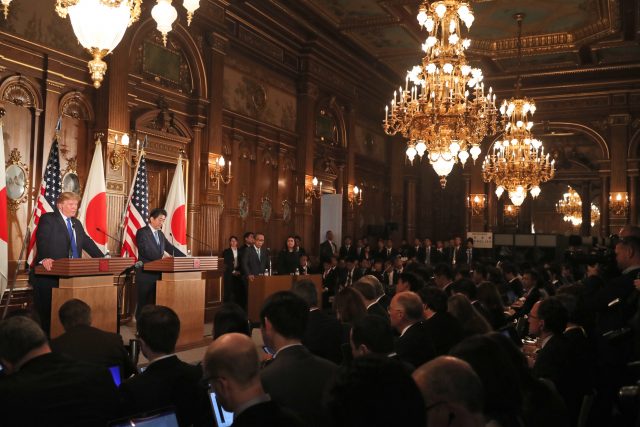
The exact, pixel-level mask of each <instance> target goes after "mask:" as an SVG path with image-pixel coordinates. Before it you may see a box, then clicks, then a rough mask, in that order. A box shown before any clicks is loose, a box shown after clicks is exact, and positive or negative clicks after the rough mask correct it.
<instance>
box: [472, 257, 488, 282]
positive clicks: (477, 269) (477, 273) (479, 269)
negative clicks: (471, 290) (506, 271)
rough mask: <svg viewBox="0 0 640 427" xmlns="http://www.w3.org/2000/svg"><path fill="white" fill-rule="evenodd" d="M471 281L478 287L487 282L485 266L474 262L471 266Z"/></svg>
mask: <svg viewBox="0 0 640 427" xmlns="http://www.w3.org/2000/svg"><path fill="white" fill-rule="evenodd" d="M471 281H472V282H473V284H474V285H476V286H479V285H480V283H482V282H487V281H489V271H488V270H487V266H486V265H484V264H481V263H479V262H476V263H475V264H474V266H473V273H472V274H471Z"/></svg>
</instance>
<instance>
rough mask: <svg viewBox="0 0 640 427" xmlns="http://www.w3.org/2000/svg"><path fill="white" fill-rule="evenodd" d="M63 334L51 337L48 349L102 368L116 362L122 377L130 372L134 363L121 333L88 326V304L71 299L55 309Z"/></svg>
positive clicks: (133, 368)
mask: <svg viewBox="0 0 640 427" xmlns="http://www.w3.org/2000/svg"><path fill="white" fill-rule="evenodd" d="M58 316H59V317H60V323H62V327H63V328H64V334H62V335H60V336H59V337H58V338H55V339H53V340H51V349H52V350H53V351H54V352H55V353H63V354H66V355H67V356H69V357H70V358H72V359H76V360H81V361H83V362H88V363H93V364H94V365H100V366H103V367H105V368H110V367H112V366H119V367H120V373H121V375H122V378H123V379H125V378H129V377H130V376H131V375H133V373H134V371H135V367H134V366H133V363H132V362H131V359H130V358H129V354H128V353H127V350H126V349H125V348H124V344H123V342H122V337H121V336H120V335H118V334H114V333H111V332H106V331H103V330H101V329H98V328H94V327H93V326H91V307H89V305H88V304H87V303H85V302H84V301H81V300H79V299H75V298H74V299H70V300H69V301H67V302H65V303H64V304H62V306H61V307H60V310H58Z"/></svg>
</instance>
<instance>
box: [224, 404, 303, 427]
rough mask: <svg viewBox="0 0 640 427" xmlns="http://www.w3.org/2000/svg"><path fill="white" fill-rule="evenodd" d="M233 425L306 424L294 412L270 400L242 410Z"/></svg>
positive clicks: (297, 426) (279, 426) (273, 426)
mask: <svg viewBox="0 0 640 427" xmlns="http://www.w3.org/2000/svg"><path fill="white" fill-rule="evenodd" d="M231 425H232V427H257V426H261V427H302V426H304V424H303V423H302V421H301V420H300V419H299V418H298V417H296V416H295V415H294V414H293V413H291V412H289V411H287V410H285V409H283V408H281V407H280V406H279V405H278V404H277V403H275V402H274V401H272V400H270V401H267V402H261V403H258V404H257V405H253V406H250V407H248V408H247V409H245V410H244V411H242V412H241V413H240V414H239V415H238V416H237V417H236V418H235V419H234V420H233V424H231Z"/></svg>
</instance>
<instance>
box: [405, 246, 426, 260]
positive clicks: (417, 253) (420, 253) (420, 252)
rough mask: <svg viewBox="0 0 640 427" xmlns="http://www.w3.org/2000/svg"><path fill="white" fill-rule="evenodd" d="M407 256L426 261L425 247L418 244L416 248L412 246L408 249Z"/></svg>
mask: <svg viewBox="0 0 640 427" xmlns="http://www.w3.org/2000/svg"><path fill="white" fill-rule="evenodd" d="M407 256H408V257H409V258H415V259H417V260H418V261H420V262H422V263H424V257H425V253H424V247H422V246H418V247H417V248H416V247H415V246H411V247H410V248H409V250H408V253H407Z"/></svg>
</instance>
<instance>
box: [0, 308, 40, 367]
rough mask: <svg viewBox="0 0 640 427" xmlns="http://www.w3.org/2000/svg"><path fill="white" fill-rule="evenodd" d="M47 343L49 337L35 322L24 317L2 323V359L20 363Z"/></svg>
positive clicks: (0, 354)
mask: <svg viewBox="0 0 640 427" xmlns="http://www.w3.org/2000/svg"><path fill="white" fill-rule="evenodd" d="M46 343H47V336H46V335H45V333H44V331H43V330H42V328H41V327H40V325H38V324H37V323H36V322H35V321H34V320H32V319H29V318H28V317H24V316H16V317H10V318H8V319H6V320H3V321H2V322H0V358H2V359H4V360H6V361H8V362H11V363H13V364H16V363H18V362H19V361H20V360H22V358H23V357H24V356H26V355H27V353H29V352H30V351H31V350H33V349H36V348H38V347H40V346H42V345H43V344H46Z"/></svg>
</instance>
